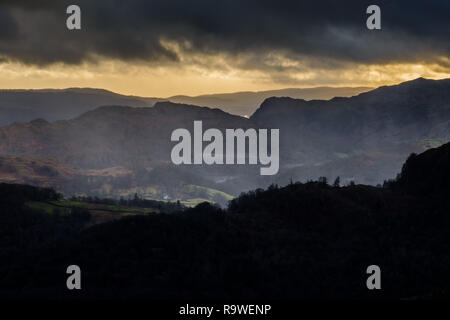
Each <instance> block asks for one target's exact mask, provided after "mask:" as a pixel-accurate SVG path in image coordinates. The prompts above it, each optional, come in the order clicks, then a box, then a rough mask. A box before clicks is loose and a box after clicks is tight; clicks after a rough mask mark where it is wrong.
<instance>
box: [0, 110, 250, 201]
mask: <svg viewBox="0 0 450 320" xmlns="http://www.w3.org/2000/svg"><path fill="white" fill-rule="evenodd" d="M194 120H201V121H202V122H203V128H204V130H206V129H208V128H218V129H222V130H225V129H226V128H243V129H247V128H250V127H255V125H254V124H252V123H251V121H250V120H248V119H246V118H243V117H239V116H234V115H230V114H228V113H225V112H223V111H222V110H219V109H211V108H206V107H196V106H190V105H181V104H173V103H170V102H158V103H157V104H156V105H155V106H154V107H153V108H145V107H144V108H133V107H122V106H104V107H100V108H97V109H95V110H93V111H89V112H87V113H85V114H83V115H81V116H79V117H77V118H75V119H72V120H61V121H56V122H48V121H46V120H43V119H37V120H33V121H31V122H28V123H15V124H12V125H9V126H6V127H2V128H0V139H1V140H0V155H14V156H21V157H25V158H30V159H32V160H28V161H27V162H26V163H28V167H32V166H31V163H32V161H35V160H39V159H44V158H45V159H47V158H49V159H53V160H54V161H55V163H58V164H64V165H66V166H69V167H70V168H72V172H73V175H72V180H71V182H70V180H69V181H67V179H62V181H61V179H58V184H55V185H54V186H55V187H60V186H62V187H60V188H59V189H58V190H61V191H64V192H66V193H69V194H70V193H73V192H74V191H75V192H83V193H87V194H90V195H98V196H103V197H106V196H110V197H112V196H113V197H117V198H118V197H120V196H130V195H133V194H134V193H135V192H139V193H140V194H141V195H142V196H147V197H155V198H168V199H173V198H181V199H185V198H189V199H192V198H193V199H207V200H209V199H216V200H217V199H219V200H220V201H218V202H221V203H223V204H226V201H227V200H229V199H230V196H229V195H227V194H224V193H223V192H219V191H217V189H220V190H222V191H225V192H228V193H230V192H236V189H235V188H234V185H232V184H229V185H228V186H227V187H224V186H223V185H222V186H219V185H218V184H217V183H216V181H219V180H220V179H222V177H224V176H235V175H238V172H242V171H243V168H242V166H236V167H235V166H232V167H226V166H211V167H194V166H188V167H176V166H174V165H173V164H172V162H171V158H170V154H171V149H172V147H173V146H174V145H175V143H172V142H171V141H170V137H171V134H172V131H173V130H175V129H178V128H189V129H190V130H191V132H192V131H193V123H194ZM15 159H17V158H15ZM16 162H17V161H16ZM19 162H20V161H19ZM23 166H24V165H23V164H20V163H16V164H14V165H12V166H7V167H6V169H5V170H4V171H3V174H2V175H0V181H3V182H8V181H11V179H14V180H15V181H18V182H28V183H30V181H33V182H34V183H33V184H34V185H40V183H39V181H38V180H36V179H38V177H39V176H36V175H34V174H33V176H34V177H35V178H36V179H35V180H30V179H31V176H30V179H28V180H24V179H23V176H22V175H21V174H20V172H24V171H23V170H22V171H20V170H16V169H14V168H15V167H23ZM57 167H60V166H59V165H58V166H57ZM8 168H10V170H9V171H8V170H7V169H8ZM28 170H29V171H30V172H34V168H28ZM255 170H256V169H255ZM58 171H59V170H58V169H57V168H56V169H55V174H54V176H57V177H60V178H62V177H63V176H64V174H62V173H60V174H58ZM41 180H42V181H41V183H47V181H48V178H47V177H42V176H41Z"/></svg>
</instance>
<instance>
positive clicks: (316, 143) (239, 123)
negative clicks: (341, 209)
mask: <svg viewBox="0 0 450 320" xmlns="http://www.w3.org/2000/svg"><path fill="white" fill-rule="evenodd" d="M194 120H202V121H203V126H204V129H205V130H206V129H207V128H218V129H226V128H243V129H247V128H278V129H280V157H281V159H280V171H279V173H278V175H276V176H260V175H259V170H258V168H259V166H220V165H215V166H206V165H204V166H200V165H196V166H183V165H182V166H174V165H173V164H172V163H171V160H170V153H171V149H172V147H173V146H174V143H172V142H171V141H170V136H171V133H172V131H173V130H175V129H177V128H188V129H191V130H192V126H193V122H194ZM447 141H450V79H447V80H439V81H434V80H426V79H417V80H414V81H409V82H405V83H402V84H399V85H395V86H389V87H381V88H378V89H375V90H372V91H370V92H366V93H362V94H360V95H358V96H354V97H350V98H342V97H341V98H333V99H331V100H328V101H326V100H312V101H306V100H301V99H292V98H286V97H284V98H275V97H272V98H269V99H266V100H265V101H264V103H263V104H262V105H261V107H260V108H259V109H258V110H257V111H256V112H255V113H254V114H253V115H252V116H251V117H250V118H249V119H248V118H245V117H241V116H237V115H232V114H229V113H226V112H224V111H223V110H220V109H217V108H216V109H212V108H208V107H198V106H193V105H186V104H176V103H172V102H157V103H156V104H155V106H154V107H152V108H148V107H127V106H103V107H99V108H96V109H94V110H91V111H88V112H86V113H84V114H82V115H80V116H78V117H76V118H74V119H71V120H61V121H55V122H48V121H46V120H43V119H36V120H33V121H31V122H27V123H15V124H12V125H9V126H5V127H1V128H0V155H4V156H25V157H29V158H33V159H42V158H45V159H47V158H50V159H52V160H54V161H56V162H57V163H59V164H61V165H67V166H69V167H70V168H73V170H76V172H77V173H76V175H75V176H77V177H79V176H80V175H81V176H82V178H79V179H78V178H77V180H76V181H77V182H76V183H74V184H73V185H74V186H76V188H75V189H77V190H83V188H84V190H85V192H86V193H88V194H95V195H101V196H103V197H120V196H128V195H130V194H134V193H135V192H138V193H139V194H141V195H142V196H145V197H149V198H153V197H155V198H158V199H160V198H164V199H176V198H183V199H186V198H187V197H188V198H189V199H192V198H195V199H197V200H195V201H200V200H199V199H208V200H211V199H212V198H217V199H220V202H221V203H222V204H224V203H226V200H225V199H229V195H234V196H237V195H239V193H240V192H242V191H247V190H250V189H254V188H258V187H265V186H268V185H270V184H271V183H277V184H279V185H286V184H288V183H289V182H290V181H291V180H293V181H307V180H315V179H317V178H318V177H322V176H323V177H327V178H328V179H329V180H330V181H331V180H334V179H335V178H336V177H337V176H339V177H340V179H341V181H342V183H343V184H348V183H350V182H351V181H356V182H357V183H364V184H370V185H377V184H382V183H383V181H384V180H386V179H389V178H391V177H393V176H395V175H396V174H397V173H398V172H400V170H401V163H403V162H404V161H405V159H406V158H407V157H408V156H409V154H411V153H413V152H416V153H417V152H422V151H425V150H426V149H429V148H432V147H436V146H440V145H442V144H444V143H446V142H447ZM27 163H29V162H27ZM58 167H60V168H62V167H61V166H60V165H58ZM63 171H65V170H63ZM30 172H32V171H30ZM87 172H90V173H89V174H87ZM88 175H91V176H92V178H90V179H85V177H86V176H88ZM2 176H3V177H6V178H5V179H4V180H2ZM34 176H36V175H34ZM11 177H14V178H15V179H16V180H17V181H23V175H20V174H18V173H16V174H12V173H11V172H8V171H2V172H1V175H0V181H5V182H7V181H8V180H6V179H10V178H11ZM36 177H38V178H39V177H41V178H42V179H43V181H45V182H48V181H50V180H49V179H48V178H46V177H43V176H39V175H37V176H36ZM108 177H109V178H108ZM38 178H36V179H37V180H36V181H35V183H34V184H35V185H39V179H41V178H39V179H38ZM86 181H88V183H87V182H86ZM45 185H47V184H45ZM65 190H69V191H71V190H72V189H67V188H66V187H65ZM218 191H219V192H218ZM220 192H224V193H225V194H222V193H220Z"/></svg>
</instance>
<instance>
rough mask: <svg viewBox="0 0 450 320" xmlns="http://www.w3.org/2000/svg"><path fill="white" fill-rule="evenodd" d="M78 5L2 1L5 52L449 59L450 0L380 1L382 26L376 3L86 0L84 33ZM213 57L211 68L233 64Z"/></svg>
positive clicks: (47, 56)
mask: <svg viewBox="0 0 450 320" xmlns="http://www.w3.org/2000/svg"><path fill="white" fill-rule="evenodd" d="M38 3H39V4H38ZM69 4H71V3H69V2H67V3H66V1H60V0H58V1H57V0H55V1H52V0H45V1H23V0H14V1H10V0H4V1H1V3H0V56H1V57H2V58H3V59H10V60H14V61H16V62H21V63H25V64H33V65H39V66H45V65H48V64H54V63H64V64H73V65H77V64H82V63H83V62H86V61H87V62H93V63H95V62H96V61H98V60H101V59H118V60H121V61H127V62H139V63H146V64H158V65H165V64H167V65H173V64H181V63H184V64H186V63H196V64H203V66H202V67H207V66H205V64H207V62H205V61H207V59H206V58H205V57H207V56H215V57H217V56H223V57H225V58H224V59H226V60H227V61H228V62H230V61H232V62H233V64H234V65H233V67H239V68H240V69H243V70H260V71H267V72H273V73H274V77H280V78H283V75H282V72H285V71H290V72H299V71H301V70H303V71H305V70H307V69H308V68H318V69H340V68H342V66H344V65H348V64H388V63H399V62H401V63H405V62H408V63H414V62H418V61H420V62H428V63H431V62H433V63H437V64H439V63H440V62H439V61H442V63H444V64H448V60H445V59H444V60H442V57H448V56H450V42H449V41H448V39H449V30H450V2H449V1H448V0H431V1H420V0H416V1H393V0H391V1H389V0H385V1H377V4H378V5H379V6H380V7H381V10H382V30H381V31H369V30H367V28H366V27H365V20H366V17H367V16H366V14H365V9H366V8H367V6H368V5H369V4H372V3H371V2H368V1H356V0H348V1H345V2H344V1H332V0H326V1H325V0H317V1H300V0H295V1H282V0H277V1H268V0H241V1H225V0H221V1H211V0H191V1H186V0H152V1H138V0H129V1H119V0H96V1H92V0H90V1H88V0H79V1H77V4H78V5H79V6H80V7H81V10H82V30H81V31H69V30H67V29H66V27H65V19H66V17H67V15H66V13H65V9H66V7H67V5H69ZM214 61H215V63H214V64H213V65H212V66H211V68H227V66H226V65H225V64H223V65H220V64H217V59H215V60H214ZM292 61H293V62H298V63H297V64H296V63H290V62H292ZM444 67H447V66H444ZM284 77H285V78H286V77H287V78H289V76H288V75H286V76H284Z"/></svg>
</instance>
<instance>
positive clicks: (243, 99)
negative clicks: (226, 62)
mask: <svg viewBox="0 0 450 320" xmlns="http://www.w3.org/2000/svg"><path fill="white" fill-rule="evenodd" d="M371 89H372V88H369V87H341V88H333V87H317V88H304V89H299V88H290V89H280V90H269V91H259V92H250V91H248V92H236V93H223V94H210V95H201V96H196V97H189V96H173V97H170V98H167V100H169V101H171V102H176V103H187V104H195V105H200V106H209V107H214V108H220V109H222V110H224V111H226V112H228V113H232V114H237V115H241V116H247V117H249V116H251V115H252V114H253V113H254V112H255V111H256V110H257V109H258V108H259V106H260V105H261V103H262V102H263V101H264V100H265V99H267V98H270V97H290V98H294V99H304V100H316V99H320V100H329V99H331V98H334V97H351V96H355V95H357V94H359V93H362V92H366V91H369V90H371Z"/></svg>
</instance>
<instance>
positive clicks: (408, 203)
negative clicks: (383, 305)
mask: <svg viewBox="0 0 450 320" xmlns="http://www.w3.org/2000/svg"><path fill="white" fill-rule="evenodd" d="M449 148H450V144H447V145H445V146H443V147H441V148H438V149H436V150H434V151H429V152H427V153H425V154H422V155H418V156H416V157H417V159H422V160H424V159H426V162H422V161H419V160H418V161H417V162H416V165H415V166H413V167H411V166H409V165H405V167H404V168H405V169H404V170H403V173H402V176H404V177H407V176H411V175H414V174H415V172H418V170H420V171H422V172H423V174H424V175H426V174H427V173H428V174H430V175H432V176H433V175H435V174H437V173H438V171H439V170H441V169H443V167H441V166H440V165H438V166H437V167H436V169H434V168H433V167H430V166H429V165H428V161H430V163H435V164H441V163H447V164H448V162H447V161H448V155H449V153H448V150H449ZM408 161H409V162H411V161H412V160H408ZM440 173H441V174H445V173H446V172H440ZM399 181H401V178H400V180H399ZM430 181H431V185H429V186H430V187H433V181H434V182H436V181H435V180H430ZM396 183H398V181H396V182H394V184H391V185H389V186H386V187H384V188H374V187H371V186H364V185H353V186H347V187H336V186H334V187H332V186H330V185H327V184H325V183H323V182H309V183H306V184H302V183H291V184H290V185H288V186H286V187H282V188H279V187H277V186H271V187H270V188H268V189H266V190H262V189H259V190H255V191H252V192H248V193H246V194H243V195H241V196H240V197H238V198H236V199H235V200H233V201H232V202H231V203H230V205H229V207H228V209H227V210H220V209H218V208H217V207H214V206H211V205H209V204H206V203H203V204H200V205H198V206H197V207H195V208H192V209H187V210H185V211H183V212H178V213H176V214H163V213H161V214H150V215H148V214H138V215H128V216H126V217H123V218H121V219H117V220H114V221H111V222H107V223H100V224H97V225H95V226H91V227H89V226H88V227H87V224H89V220H88V219H87V218H88V217H87V216H86V215H80V214H75V215H74V214H73V213H72V214H70V213H68V214H63V215H61V213H55V212H53V213H48V212H45V211H42V210H39V209H38V208H34V209H30V208H29V207H21V206H20V205H18V203H23V202H24V201H30V200H32V201H35V202H36V201H38V202H39V201H50V202H54V201H55V200H56V198H57V196H56V195H55V194H54V193H52V192H51V190H42V189H32V188H30V187H24V186H11V185H10V186H7V185H0V191H1V192H2V194H5V195H8V196H7V197H5V198H2V199H0V221H1V223H0V228H1V229H2V232H0V234H2V235H4V236H5V235H6V237H7V238H6V239H8V240H9V241H0V274H2V275H6V276H4V277H0V297H7V298H8V299H11V298H21V299H24V298H36V297H39V299H55V298H57V299H77V300H79V299H87V300H98V299H115V300H118V299H125V300H128V299H140V300H147V299H158V300H161V299H162V300H164V299H177V300H179V299H196V300H197V299H198V300H200V299H233V301H236V300H249V299H253V300H255V299H257V300H262V299H277V300H279V299H281V300H285V299H369V300H372V299H374V300H379V299H395V300H399V299H408V300H424V299H433V298H440V297H442V296H448V292H449V289H450V275H449V273H448V261H449V259H450V237H449V233H448V229H449V227H450V215H449V212H450V202H449V197H448V196H449V193H448V189H443V190H441V191H442V192H433V193H431V194H423V195H420V196H417V195H414V193H411V192H410V191H409V188H408V187H409V186H410V185H409V182H405V183H403V184H401V185H400V186H397V185H395V184H396ZM413 185H414V183H413ZM437 186H438V188H434V190H439V188H440V186H441V184H440V183H439V182H438V185H437ZM432 189H433V188H432ZM59 201H61V200H59ZM121 210H125V211H127V210H130V209H129V208H128V209H127V208H121ZM12 226H14V227H12ZM30 243H32V244H33V245H32V246H31V247H30V246H29V245H28V244H30ZM73 261H76V263H77V264H78V265H80V266H81V268H82V270H83V285H84V288H83V290H81V291H78V292H74V291H72V292H71V291H68V290H60V288H61V272H62V273H64V270H65V268H66V267H67V265H70V264H73ZM372 264H376V265H378V266H380V268H381V272H382V290H376V291H369V290H367V288H366V285H365V281H366V279H367V277H368V275H367V274H366V268H367V266H369V265H372ZM36 274H39V275H40V276H39V277H34V276H33V275H36Z"/></svg>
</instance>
